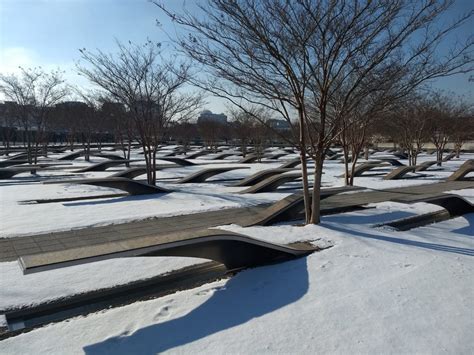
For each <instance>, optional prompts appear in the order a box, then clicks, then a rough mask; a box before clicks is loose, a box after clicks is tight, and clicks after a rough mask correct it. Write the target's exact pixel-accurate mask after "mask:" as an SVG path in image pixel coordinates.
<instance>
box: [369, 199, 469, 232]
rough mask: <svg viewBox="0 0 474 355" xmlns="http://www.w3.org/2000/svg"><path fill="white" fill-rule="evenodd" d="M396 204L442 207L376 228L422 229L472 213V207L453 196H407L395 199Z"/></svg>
mask: <svg viewBox="0 0 474 355" xmlns="http://www.w3.org/2000/svg"><path fill="white" fill-rule="evenodd" d="M396 201H397V202H403V203H417V202H425V203H431V204H434V205H437V206H440V207H442V208H443V209H442V210H440V211H434V212H428V213H424V214H421V215H416V216H410V217H406V218H401V219H396V220H393V221H390V222H387V223H383V224H379V225H377V227H381V226H388V227H392V228H395V229H397V230H400V231H405V230H409V229H412V228H416V227H422V226H425V225H428V224H431V223H436V222H442V221H446V220H448V219H451V218H454V217H459V216H462V215H464V214H466V213H473V212H474V205H473V204H471V203H470V202H469V201H467V200H466V199H464V198H463V197H461V196H458V195H454V194H437V195H429V196H424V197H423V196H408V197H406V198H402V199H397V200H396Z"/></svg>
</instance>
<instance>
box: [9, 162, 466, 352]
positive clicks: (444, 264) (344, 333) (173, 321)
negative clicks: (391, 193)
mask: <svg viewBox="0 0 474 355" xmlns="http://www.w3.org/2000/svg"><path fill="white" fill-rule="evenodd" d="M430 158H431V159H432V157H430V156H427V157H426V160H430ZM468 158H471V159H472V155H466V156H463V160H464V159H468ZM423 159H424V157H422V159H421V162H422V161H423ZM202 160H204V159H202ZM463 160H462V161H461V160H454V161H451V162H448V163H447V164H445V167H444V170H440V171H428V172H426V175H427V176H426V177H420V178H418V179H406V180H405V179H404V180H395V181H384V180H382V178H381V177H380V176H372V177H361V178H356V180H355V183H356V185H359V186H364V187H368V188H375V189H378V188H390V187H397V186H409V185H413V184H420V183H434V182H437V181H440V180H441V179H444V178H445V177H446V176H448V175H449V174H450V173H451V172H452V171H453V170H455V169H456V168H457V167H459V166H460V165H461V164H462V162H463ZM279 164H281V162H279V163H278V162H277V163H271V164H248V165H245V166H249V167H251V169H243V170H236V171H232V172H229V173H226V174H225V175H224V174H222V176H219V177H216V179H223V178H225V179H234V178H240V177H245V176H248V175H250V174H252V173H254V172H256V171H259V170H262V169H267V168H273V167H276V166H278V165H279ZM75 165H82V166H84V165H87V164H86V163H85V162H83V161H82V162H78V163H75ZM195 170H196V167H192V169H188V168H179V169H172V170H165V171H164V172H163V175H162V176H164V177H167V178H172V177H177V176H183V175H185V174H187V173H188V172H191V171H195ZM108 174H110V172H109V171H107V172H101V173H93V174H88V176H107V175H108ZM165 174H166V175H165ZM340 174H342V164H340V163H336V162H331V161H329V162H327V163H326V165H325V174H324V175H323V184H324V186H328V187H329V186H340V185H342V184H343V181H342V178H340V177H338V176H339V175H340ZM22 178H24V177H22V176H20V177H19V178H18V179H17V180H18V184H16V185H14V184H13V183H9V184H6V183H5V184H2V183H1V182H0V197H1V200H2V205H1V211H0V212H1V219H2V222H1V225H2V228H1V229H2V230H1V235H0V237H8V236H14V235H26V234H32V233H33V234H35V233H38V232H39V231H41V232H45V231H52V230H58V229H70V228H78V227H85V226H88V225H98V224H109V223H117V222H119V221H124V220H132V219H141V218H146V217H150V216H164V215H173V214H183V213H191V212H194V211H204V210H211V209H219V208H231V207H238V206H246V205H251V204H256V203H261V202H270V201H276V200H278V199H280V198H282V197H284V196H286V195H287V194H288V193H289V192H291V191H287V190H282V191H281V192H277V193H268V194H267V193H266V194H257V195H237V194H234V193H233V192H236V191H238V190H239V189H241V188H235V187H229V186H225V184H227V183H225V182H220V183H206V184H190V185H189V186H186V187H185V189H184V190H181V188H182V187H180V186H179V185H176V184H172V183H170V182H165V183H164V186H165V187H167V186H168V187H172V188H175V189H178V188H179V189H180V190H181V191H177V192H173V193H170V194H166V195H160V196H157V197H154V198H149V199H147V198H143V197H141V198H133V197H120V198H115V199H104V200H87V201H78V202H74V203H73V202H67V203H52V204H43V205H23V204H19V203H18V202H19V201H22V200H29V199H38V198H58V197H71V196H81V195H85V194H88V195H89V194H94V193H97V194H103V193H107V192H110V190H108V189H101V188H96V187H91V186H80V185H43V184H39V183H25V182H22ZM9 181H10V180H9ZM230 183H231V182H229V184H230ZM450 193H456V194H459V195H460V196H463V197H465V198H467V199H469V200H470V201H473V200H474V189H465V190H458V191H452V192H450ZM371 207H374V208H371V209H366V210H361V211H356V212H351V213H344V214H337V215H331V216H326V217H323V220H322V223H321V224H320V225H318V226H305V227H301V226H296V225H291V224H281V225H276V226H271V227H249V228H242V227H240V226H238V225H229V226H221V227H219V228H222V229H226V230H231V231H234V232H239V233H243V234H246V235H249V236H252V237H255V238H259V239H263V240H268V241H272V242H277V243H290V242H294V241H303V240H304V241H311V242H312V243H314V244H316V245H319V246H332V247H330V248H329V249H325V250H324V251H321V252H317V253H314V254H312V255H310V256H308V257H306V258H301V259H298V260H294V261H290V262H285V263H281V264H277V265H271V266H266V267H260V268H255V269H250V270H246V271H243V272H241V273H239V274H237V275H236V276H235V277H233V278H231V279H227V280H222V281H218V282H214V283H209V284H206V285H203V286H201V287H199V288H195V289H192V290H187V291H182V292H178V293H175V294H172V295H168V296H165V297H162V298H159V299H154V300H150V301H144V302H136V303H134V304H131V305H128V306H125V307H120V308H114V309H110V310H105V311H101V312H98V313H94V314H90V315H88V316H81V317H76V318H73V319H69V320H67V321H64V322H59V323H55V324H50V325H47V326H45V327H42V328H39V329H36V330H33V331H31V332H28V333H25V334H21V335H18V336H16V337H13V338H8V339H6V340H3V341H1V342H0V354H2V355H3V354H76V353H78V354H81V353H86V354H104V353H109V354H152V353H159V352H165V351H167V352H171V353H206V354H221V353H226V354H227V353H230V354H234V353H291V354H315V353H336V354H349V353H355V354H369V353H370V354H373V353H376V354H389V353H390V354H413V353H417V354H420V353H422V354H446V353H448V354H472V353H474V337H473V336H472V329H474V239H473V236H474V214H468V215H465V216H463V217H459V218H455V219H451V220H448V221H444V222H441V223H436V224H433V225H429V226H426V227H422V228H415V229H412V230H410V231H406V232H397V231H394V230H392V229H389V228H381V227H377V226H376V225H378V224H380V223H383V222H387V221H390V220H394V219H398V218H402V217H406V216H410V215H415V214H421V213H426V212H429V211H434V210H436V209H438V207H435V206H433V205H429V204H425V203H419V204H411V205H407V204H401V203H395V202H384V203H377V204H373V205H372V206H371ZM26 219H28V220H29V221H31V224H30V226H29V227H25V226H24V225H20V224H22V223H23V224H24V222H25V220H26ZM20 222H21V223H20ZM28 228H29V229H28ZM203 261H204V260H202V259H192V258H156V259H153V258H135V259H116V260H108V261H102V262H99V263H95V264H88V265H81V266H74V267H69V268H64V269H58V270H54V271H48V272H43V273H37V274H31V275H27V276H24V275H22V274H21V272H20V268H19V266H18V264H17V262H8V263H0V310H5V309H11V308H15V307H20V306H25V305H29V304H36V303H41V302H45V301H49V300H52V299H56V298H60V297H65V296H69V295H73V294H78V293H81V292H86V291H89V290H93V289H97V288H104V287H111V286H113V285H118V284H123V283H127V282H131V281H134V280H137V279H144V278H149V277H152V276H155V275H158V274H162V273H166V272H169V271H171V270H175V269H178V268H181V267H184V266H187V265H192V264H196V263H200V262H203ZM0 323H1V321H0ZM0 325H1V324H0Z"/></svg>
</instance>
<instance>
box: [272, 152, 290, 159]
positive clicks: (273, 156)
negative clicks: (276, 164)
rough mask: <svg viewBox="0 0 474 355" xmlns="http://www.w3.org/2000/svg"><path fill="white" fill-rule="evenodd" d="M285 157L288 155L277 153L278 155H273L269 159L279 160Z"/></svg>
mask: <svg viewBox="0 0 474 355" xmlns="http://www.w3.org/2000/svg"><path fill="white" fill-rule="evenodd" d="M285 155H288V153H277V154H273V155H271V156H269V157H268V159H271V160H277V159H280V158H281V157H284V156H285Z"/></svg>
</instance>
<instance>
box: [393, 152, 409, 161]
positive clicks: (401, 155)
mask: <svg viewBox="0 0 474 355" xmlns="http://www.w3.org/2000/svg"><path fill="white" fill-rule="evenodd" d="M391 154H392V155H394V156H396V157H397V158H398V159H408V155H406V153H402V152H393V153H391Z"/></svg>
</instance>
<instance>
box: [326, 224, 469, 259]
mask: <svg viewBox="0 0 474 355" xmlns="http://www.w3.org/2000/svg"><path fill="white" fill-rule="evenodd" d="M469 227H471V226H469ZM327 228H330V229H332V230H335V231H338V232H342V233H346V234H350V235H352V236H355V237H362V238H368V239H376V240H383V241H385V242H390V243H397V244H404V245H410V246H414V247H417V248H424V249H430V250H437V251H442V252H447V253H455V254H461V255H467V256H474V249H470V248H463V247H457V246H451V245H446V244H438V243H428V242H420V241H416V240H411V239H408V237H407V238H406V239H404V238H401V237H403V235H404V234H403V233H400V234H399V235H400V236H401V237H400V238H398V237H389V236H385V235H380V234H378V235H377V234H370V233H364V232H362V231H358V230H355V229H351V228H348V227H341V226H340V225H335V224H331V225H330V226H327ZM462 229H464V228H462ZM452 232H455V233H458V232H457V231H455V230H453V231H452ZM471 234H472V231H471ZM468 235H469V234H468Z"/></svg>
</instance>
